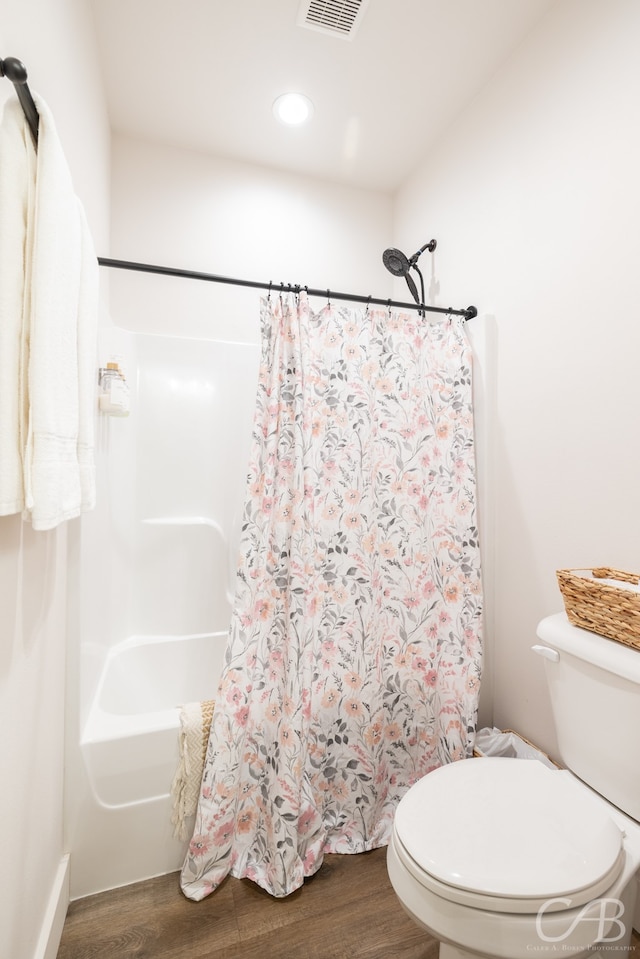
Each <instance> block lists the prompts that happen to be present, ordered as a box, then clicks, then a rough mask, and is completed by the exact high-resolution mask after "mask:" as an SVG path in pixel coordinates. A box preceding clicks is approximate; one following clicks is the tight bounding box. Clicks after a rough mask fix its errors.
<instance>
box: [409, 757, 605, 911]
mask: <svg viewBox="0 0 640 959" xmlns="http://www.w3.org/2000/svg"><path fill="white" fill-rule="evenodd" d="M395 829H396V832H397V834H398V837H399V839H400V841H401V842H402V844H403V846H404V847H405V849H406V850H407V852H408V853H409V855H410V856H411V857H412V858H413V859H414V861H415V862H416V863H417V864H418V866H419V867H420V868H421V869H423V870H425V871H426V872H427V873H429V874H430V875H431V876H433V877H435V878H436V879H438V880H440V881H441V882H445V883H448V884H449V885H451V886H455V887H457V888H458V889H466V890H469V891H471V892H477V893H481V894H484V895H493V896H500V897H502V898H514V897H520V898H523V899H524V898H540V897H549V898H550V897H553V896H566V895H570V894H571V893H572V892H573V893H578V892H579V891H580V890H585V889H590V888H591V887H593V886H594V885H595V884H597V883H598V882H599V881H600V880H602V878H603V877H604V876H606V874H607V873H609V872H611V871H612V870H613V869H614V868H615V866H616V861H617V860H619V858H620V853H621V850H622V839H623V837H622V832H621V831H620V829H619V828H618V826H617V825H616V824H615V823H614V822H613V820H612V819H611V817H610V816H609V815H608V813H607V811H606V809H604V808H603V807H602V805H601V804H600V803H598V802H597V800H595V799H594V798H593V797H592V796H591V795H589V793H588V791H587V790H586V788H584V787H582V786H579V785H576V784H575V783H573V782H572V781H571V780H569V779H567V777H565V776H564V775H563V774H562V772H561V771H558V770H552V769H549V768H547V767H546V766H544V765H543V764H542V763H539V762H536V761H535V760H526V759H505V758H485V759H466V760H460V761H459V762H455V763H451V764H449V765H447V766H443V767H441V768H440V769H435V770H434V771H433V772H431V773H428V774H427V775H426V776H425V777H424V778H423V779H421V780H419V782H417V783H416V784H415V785H414V786H412V787H411V789H410V790H409V791H408V792H407V793H406V794H405V796H404V797H403V798H402V800H401V801H400V803H399V805H398V808H397V811H396V817H395Z"/></svg>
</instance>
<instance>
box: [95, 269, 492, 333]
mask: <svg viewBox="0 0 640 959" xmlns="http://www.w3.org/2000/svg"><path fill="white" fill-rule="evenodd" d="M98 263H99V264H100V266H111V267H115V268H116V269H118V270H135V271H137V272H139V273H160V274H162V275H163V276H181V277H185V278H186V279H189V280H207V281H209V282H210V283H228V284H231V285H232V286H248V287H252V288H253V289H258V290H269V291H270V292H271V291H273V292H275V293H279V292H282V293H301V292H305V293H306V294H307V295H308V296H323V297H327V299H333V300H350V301H351V302H354V303H375V304H376V306H386V307H391V306H394V307H397V308H398V309H403V310H418V312H420V313H423V312H425V311H426V312H428V313H450V314H453V315H455V316H464V318H465V320H470V319H472V318H473V317H474V316H477V315H478V311H477V309H476V308H475V306H469V307H467V309H466V310H453V309H447V308H445V307H442V306H426V305H425V304H424V303H404V302H402V301H400V300H383V299H380V298H377V297H375V296H360V295H359V294H357V293H337V292H336V291H335V290H315V289H311V288H310V287H307V286H300V285H299V284H297V283H296V284H292V283H272V282H270V283H261V282H259V281H258V280H237V279H234V278H233V277H231V276H217V275H216V274H215V273H199V272H197V271H196V270H181V269H178V268H176V267H171V266H153V265H151V264H149V263H133V262H131V260H111V259H109V258H108V257H104V256H99V257H98Z"/></svg>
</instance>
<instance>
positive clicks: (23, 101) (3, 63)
mask: <svg viewBox="0 0 640 959" xmlns="http://www.w3.org/2000/svg"><path fill="white" fill-rule="evenodd" d="M0 77H6V78H7V79H8V80H11V82H12V83H13V85H14V87H15V89H16V93H17V94H18V100H19V101H20V106H21V107H22V111H23V113H24V115H25V117H26V118H27V123H28V124H29V129H30V130H31V136H32V137H33V143H34V146H35V147H37V146H38V126H39V123H40V118H39V117H38V111H37V109H36V105H35V103H34V102H33V97H32V96H31V90H30V89H29V86H28V84H27V70H26V68H25V66H24V64H23V63H21V61H20V60H16V58H15V57H6V59H4V60H0Z"/></svg>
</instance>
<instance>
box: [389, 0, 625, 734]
mask: <svg viewBox="0 0 640 959" xmlns="http://www.w3.org/2000/svg"><path fill="white" fill-rule="evenodd" d="M638 37H640V4H638V2H637V0H606V2H604V0H564V2H562V3H560V4H558V5H557V6H556V7H555V8H553V9H552V11H551V12H550V13H549V14H548V15H547V16H546V17H545V18H544V19H543V20H542V21H541V22H540V24H539V25H538V27H537V29H536V30H535V32H534V33H533V34H532V35H531V36H530V37H529V38H528V39H527V40H526V42H525V43H524V44H523V45H522V46H521V47H520V49H518V50H517V51H515V53H514V55H513V56H512V57H511V59H510V61H509V62H508V63H507V64H505V66H504V67H503V69H501V70H500V71H499V72H498V73H497V74H496V75H495V76H494V78H493V80H492V81H491V83H490V84H489V85H488V86H487V87H486V88H485V89H483V90H482V91H481V92H480V93H479V94H478V96H477V97H476V99H475V101H474V102H473V104H472V105H471V106H470V107H469V108H468V109H467V110H466V111H465V112H464V114H463V115H461V116H460V117H459V119H458V121H457V122H456V123H455V124H454V125H453V126H452V127H451V128H450V130H449V132H448V134H447V135H446V136H445V137H443V139H442V140H441V142H440V144H439V145H438V148H437V149H436V150H434V151H433V152H432V154H431V155H430V157H429V158H428V159H427V161H426V162H425V163H424V164H423V165H422V166H421V168H420V169H419V170H417V171H416V172H415V174H414V175H413V176H412V178H411V179H410V180H409V181H408V182H407V183H406V184H405V185H404V186H403V188H402V190H401V191H400V192H399V194H398V197H397V203H396V208H395V226H394V235H395V237H396V242H397V243H398V245H399V246H403V247H405V248H413V247H416V248H417V246H419V245H420V244H421V243H422V242H424V241H425V240H426V239H428V238H429V237H430V236H432V235H433V236H435V237H437V239H438V249H437V251H436V254H435V258H436V277H437V281H438V283H439V290H438V289H437V288H434V289H433V290H432V292H433V293H434V295H436V299H437V301H438V302H440V303H442V304H443V305H449V303H450V302H451V303H454V305H466V304H467V303H471V302H473V303H475V304H476V305H477V306H478V308H479V310H480V311H481V312H483V313H489V314H494V315H495V334H496V340H497V348H496V355H495V357H494V362H495V365H496V375H497V384H496V403H497V410H496V415H495V417H494V422H493V424H492V431H493V436H492V442H493V464H492V472H493V477H494V479H493V484H492V485H493V489H492V490H491V494H492V496H493V500H494V505H495V542H494V543H492V538H493V537H492V533H491V531H490V530H488V531H486V533H487V536H486V545H487V546H488V547H491V546H493V547H494V552H495V583H496V586H495V610H494V623H495V650H494V659H495V669H496V674H495V688H494V695H495V715H494V718H495V722H496V724H497V725H499V726H502V727H505V726H510V727H515V728H516V729H518V730H519V731H520V732H522V733H524V734H525V735H526V736H527V737H529V738H532V739H534V740H536V741H537V742H538V743H539V744H540V745H541V746H542V747H543V748H546V749H547V750H548V751H551V752H552V753H553V752H554V751H555V750H556V748H557V747H556V742H555V737H554V733H553V729H552V723H551V718H550V715H549V702H548V698H547V694H546V689H545V686H544V682H543V672H542V665H541V661H538V660H537V659H536V657H535V656H533V655H532V654H531V653H530V649H529V648H530V646H531V644H532V643H533V642H535V638H536V636H535V629H536V624H537V622H538V621H539V620H540V618H542V617H543V616H545V615H547V614H549V613H552V612H556V611H558V610H560V609H562V599H561V596H560V593H559V591H558V588H557V586H556V581H555V570H556V569H559V568H564V567H581V566H591V565H601V564H602V565H612V566H617V567H619V568H622V569H629V570H633V571H639V572H640V555H639V547H638V544H639V543H640V512H639V511H638V509H637V496H638V489H639V488H640V445H639V444H638V442H637V434H638V410H639V409H640V376H639V375H638V357H639V356H640V323H639V322H638V317H637V315H636V314H637V299H638V282H637V277H638V263H639V262H640V234H639V232H638V228H637V224H638V218H639V214H640V180H639V177H638V170H640V128H639V127H638V123H637V115H638V103H639V102H640V59H639V58H638V56H637V43H638ZM472 322H473V321H472ZM482 479H483V477H482V476H481V481H482ZM586 708H592V707H588V706H587V707H586Z"/></svg>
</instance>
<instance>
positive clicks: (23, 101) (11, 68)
mask: <svg viewBox="0 0 640 959" xmlns="http://www.w3.org/2000/svg"><path fill="white" fill-rule="evenodd" d="M0 77H7V79H9V80H11V82H12V83H13V85H14V87H15V91H16V94H17V96H18V99H19V101H20V105H21V107H22V110H23V113H24V115H25V117H26V119H27V123H28V124H29V129H30V130H31V136H32V137H33V142H34V145H35V147H36V148H37V146H38V127H39V123H40V118H39V116H38V111H37V109H36V105H35V103H34V100H33V96H32V95H31V91H30V90H29V87H28V85H27V70H26V67H25V66H24V64H23V63H22V62H21V61H20V60H17V59H16V58H15V57H6V58H5V59H4V60H2V59H0ZM432 242H434V241H432ZM420 252H422V251H420ZM98 263H99V264H100V266H110V267H115V268H116V269H119V270H136V271H138V272H141V273H160V274H163V275H165V276H180V277H186V278H187V279H190V280H208V281H209V282H211V283H228V284H231V285H232V286H247V287H253V288H254V289H259V290H269V292H271V290H272V289H275V290H278V289H279V291H280V292H281V293H284V292H286V293H300V292H302V291H303V290H304V292H305V293H307V295H308V296H323V297H324V296H326V297H327V299H331V298H333V299H334V300H349V301H351V302H353V303H367V304H369V303H375V304H376V306H386V307H388V308H390V307H392V306H393V307H396V308H398V309H403V310H417V311H418V312H419V313H449V314H453V315H455V316H463V317H464V318H465V320H470V319H472V318H473V317H474V316H477V315H478V311H477V309H476V308H475V306H468V307H467V309H466V310H454V309H451V308H445V307H441V306H427V305H426V304H425V303H406V302H403V301H402V300H391V299H388V300H383V299H381V298H379V297H374V296H361V295H360V294H357V293H339V292H337V291H335V290H329V289H326V290H317V289H311V288H310V287H308V286H300V285H299V284H298V283H296V284H291V283H286V284H285V283H275V284H274V283H272V282H271V281H270V282H269V283H261V282H259V281H256V280H238V279H235V278H234V277H230V276H217V275H216V274H214V273H199V272H197V271H195V270H181V269H177V268H175V267H168V266H153V265H151V264H149V263H133V262H131V261H130V260H112V259H109V258H107V257H100V256H99V257H98Z"/></svg>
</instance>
